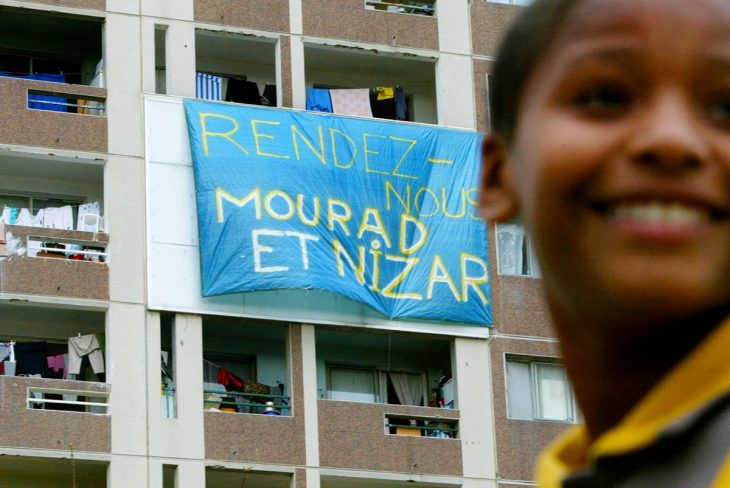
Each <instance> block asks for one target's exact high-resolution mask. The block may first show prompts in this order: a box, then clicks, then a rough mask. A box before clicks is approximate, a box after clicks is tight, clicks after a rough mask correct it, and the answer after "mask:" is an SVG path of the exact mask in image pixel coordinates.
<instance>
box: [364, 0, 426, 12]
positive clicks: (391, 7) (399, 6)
mask: <svg viewBox="0 0 730 488" xmlns="http://www.w3.org/2000/svg"><path fill="white" fill-rule="evenodd" d="M365 8H369V9H374V10H385V11H388V12H398V13H404V14H415V15H434V14H435V13H436V2H418V1H409V0H400V1H399V2H386V1H383V0H365Z"/></svg>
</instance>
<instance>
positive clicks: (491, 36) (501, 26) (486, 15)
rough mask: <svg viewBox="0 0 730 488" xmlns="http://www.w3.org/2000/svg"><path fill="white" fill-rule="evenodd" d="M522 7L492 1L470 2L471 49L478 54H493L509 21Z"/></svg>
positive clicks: (495, 52)
mask: <svg viewBox="0 0 730 488" xmlns="http://www.w3.org/2000/svg"><path fill="white" fill-rule="evenodd" d="M523 8H524V7H519V6H516V5H504V4H500V3H492V2H481V1H480V2H472V4H471V32H472V49H473V52H474V54H478V55H480V56H495V55H496V54H497V48H498V47H499V41H500V40H501V39H502V36H503V35H504V32H505V30H506V28H507V26H508V25H509V23H510V22H511V21H512V20H513V19H514V18H515V17H516V16H517V15H518V14H519V13H520V12H521V11H522V9H523Z"/></svg>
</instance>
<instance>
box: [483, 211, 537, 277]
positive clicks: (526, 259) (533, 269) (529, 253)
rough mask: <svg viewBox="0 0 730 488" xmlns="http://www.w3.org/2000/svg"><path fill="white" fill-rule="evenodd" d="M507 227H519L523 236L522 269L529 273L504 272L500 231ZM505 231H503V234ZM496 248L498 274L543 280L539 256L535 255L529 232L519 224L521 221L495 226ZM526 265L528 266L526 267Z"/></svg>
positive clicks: (501, 223) (499, 223)
mask: <svg viewBox="0 0 730 488" xmlns="http://www.w3.org/2000/svg"><path fill="white" fill-rule="evenodd" d="M507 226H513V227H518V228H519V229H520V231H521V234H522V239H523V240H522V260H523V264H522V265H521V268H522V269H523V270H525V269H526V270H527V272H523V273H508V272H505V271H503V270H502V252H501V250H500V244H499V241H500V239H499V236H500V229H505V228H506V227H507ZM503 231H504V230H502V232H503ZM494 246H495V252H496V255H497V274H498V275H499V276H517V277H523V278H535V279H540V278H542V273H541V272H540V265H539V264H538V262H537V255H536V254H535V249H534V247H533V246H532V239H531V238H530V236H529V235H528V234H527V230H526V229H525V226H524V225H523V224H522V223H521V222H519V221H509V222H496V223H495V224H494ZM525 264H526V266H525Z"/></svg>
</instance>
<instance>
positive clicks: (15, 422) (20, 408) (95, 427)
mask: <svg viewBox="0 0 730 488" xmlns="http://www.w3.org/2000/svg"><path fill="white" fill-rule="evenodd" d="M28 387H40V388H54V389H55V388H58V389H73V390H85V391H98V392H108V391H109V386H108V385H107V384H105V383H92V382H86V381H68V380H53V379H45V378H23V377H17V376H0V425H2V426H3V429H2V435H0V446H3V447H14V448H30V449H54V450H59V451H68V450H69V449H70V448H69V446H71V445H73V449H74V450H76V451H87V452H109V451H110V450H111V427H110V417H109V416H107V415H99V414H90V413H82V412H63V411H57V410H41V409H28V408H27V406H26V398H27V391H28ZM9 426H12V428H8V427H9Z"/></svg>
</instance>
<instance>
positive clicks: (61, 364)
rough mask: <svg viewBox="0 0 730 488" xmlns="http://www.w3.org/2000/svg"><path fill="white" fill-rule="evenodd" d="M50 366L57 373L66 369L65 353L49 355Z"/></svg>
mask: <svg viewBox="0 0 730 488" xmlns="http://www.w3.org/2000/svg"><path fill="white" fill-rule="evenodd" d="M48 367H49V368H50V369H52V370H53V371H55V372H56V373H57V372H59V371H61V370H64V369H66V359H65V358H64V357H63V354H59V355H57V356H48Z"/></svg>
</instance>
